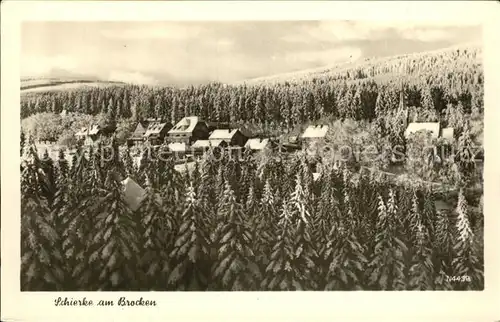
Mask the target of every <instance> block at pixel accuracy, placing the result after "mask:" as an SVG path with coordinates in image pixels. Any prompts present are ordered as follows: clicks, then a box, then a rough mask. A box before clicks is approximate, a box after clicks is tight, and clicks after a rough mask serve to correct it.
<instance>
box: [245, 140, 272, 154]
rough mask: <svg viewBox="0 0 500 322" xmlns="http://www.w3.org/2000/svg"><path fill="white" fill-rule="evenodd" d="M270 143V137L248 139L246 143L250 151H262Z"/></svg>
mask: <svg viewBox="0 0 500 322" xmlns="http://www.w3.org/2000/svg"><path fill="white" fill-rule="evenodd" d="M270 145H271V141H270V140H269V139H260V138H253V139H248V141H247V143H245V149H248V150H250V151H262V150H264V149H265V148H266V147H269V146H270Z"/></svg>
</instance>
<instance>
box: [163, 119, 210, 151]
mask: <svg viewBox="0 0 500 322" xmlns="http://www.w3.org/2000/svg"><path fill="white" fill-rule="evenodd" d="M208 137H209V131H208V126H207V124H206V123H205V122H204V121H201V120H200V118H199V117H197V116H186V117H184V118H183V119H182V120H180V121H179V122H178V123H177V124H175V125H174V126H173V127H172V128H171V129H170V130H169V131H168V134H167V140H168V142H169V143H184V144H187V145H191V144H193V143H194V142H196V141H198V140H207V139H208Z"/></svg>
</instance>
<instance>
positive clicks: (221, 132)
mask: <svg viewBox="0 0 500 322" xmlns="http://www.w3.org/2000/svg"><path fill="white" fill-rule="evenodd" d="M236 132H238V129H232V130H228V129H218V130H214V131H213V132H212V134H210V137H209V138H208V139H209V140H217V139H222V140H224V139H231V138H232V137H233V136H234V135H235V134H236Z"/></svg>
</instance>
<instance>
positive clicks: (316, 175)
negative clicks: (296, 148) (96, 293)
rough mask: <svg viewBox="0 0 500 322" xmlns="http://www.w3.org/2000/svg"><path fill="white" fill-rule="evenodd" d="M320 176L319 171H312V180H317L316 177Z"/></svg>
mask: <svg viewBox="0 0 500 322" xmlns="http://www.w3.org/2000/svg"><path fill="white" fill-rule="evenodd" d="M320 177H321V173H318V172H314V173H313V180H314V181H318V179H319V178H320Z"/></svg>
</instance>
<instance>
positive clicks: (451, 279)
mask: <svg viewBox="0 0 500 322" xmlns="http://www.w3.org/2000/svg"><path fill="white" fill-rule="evenodd" d="M446 281H448V282H470V281H471V278H470V276H469V275H462V276H446Z"/></svg>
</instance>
